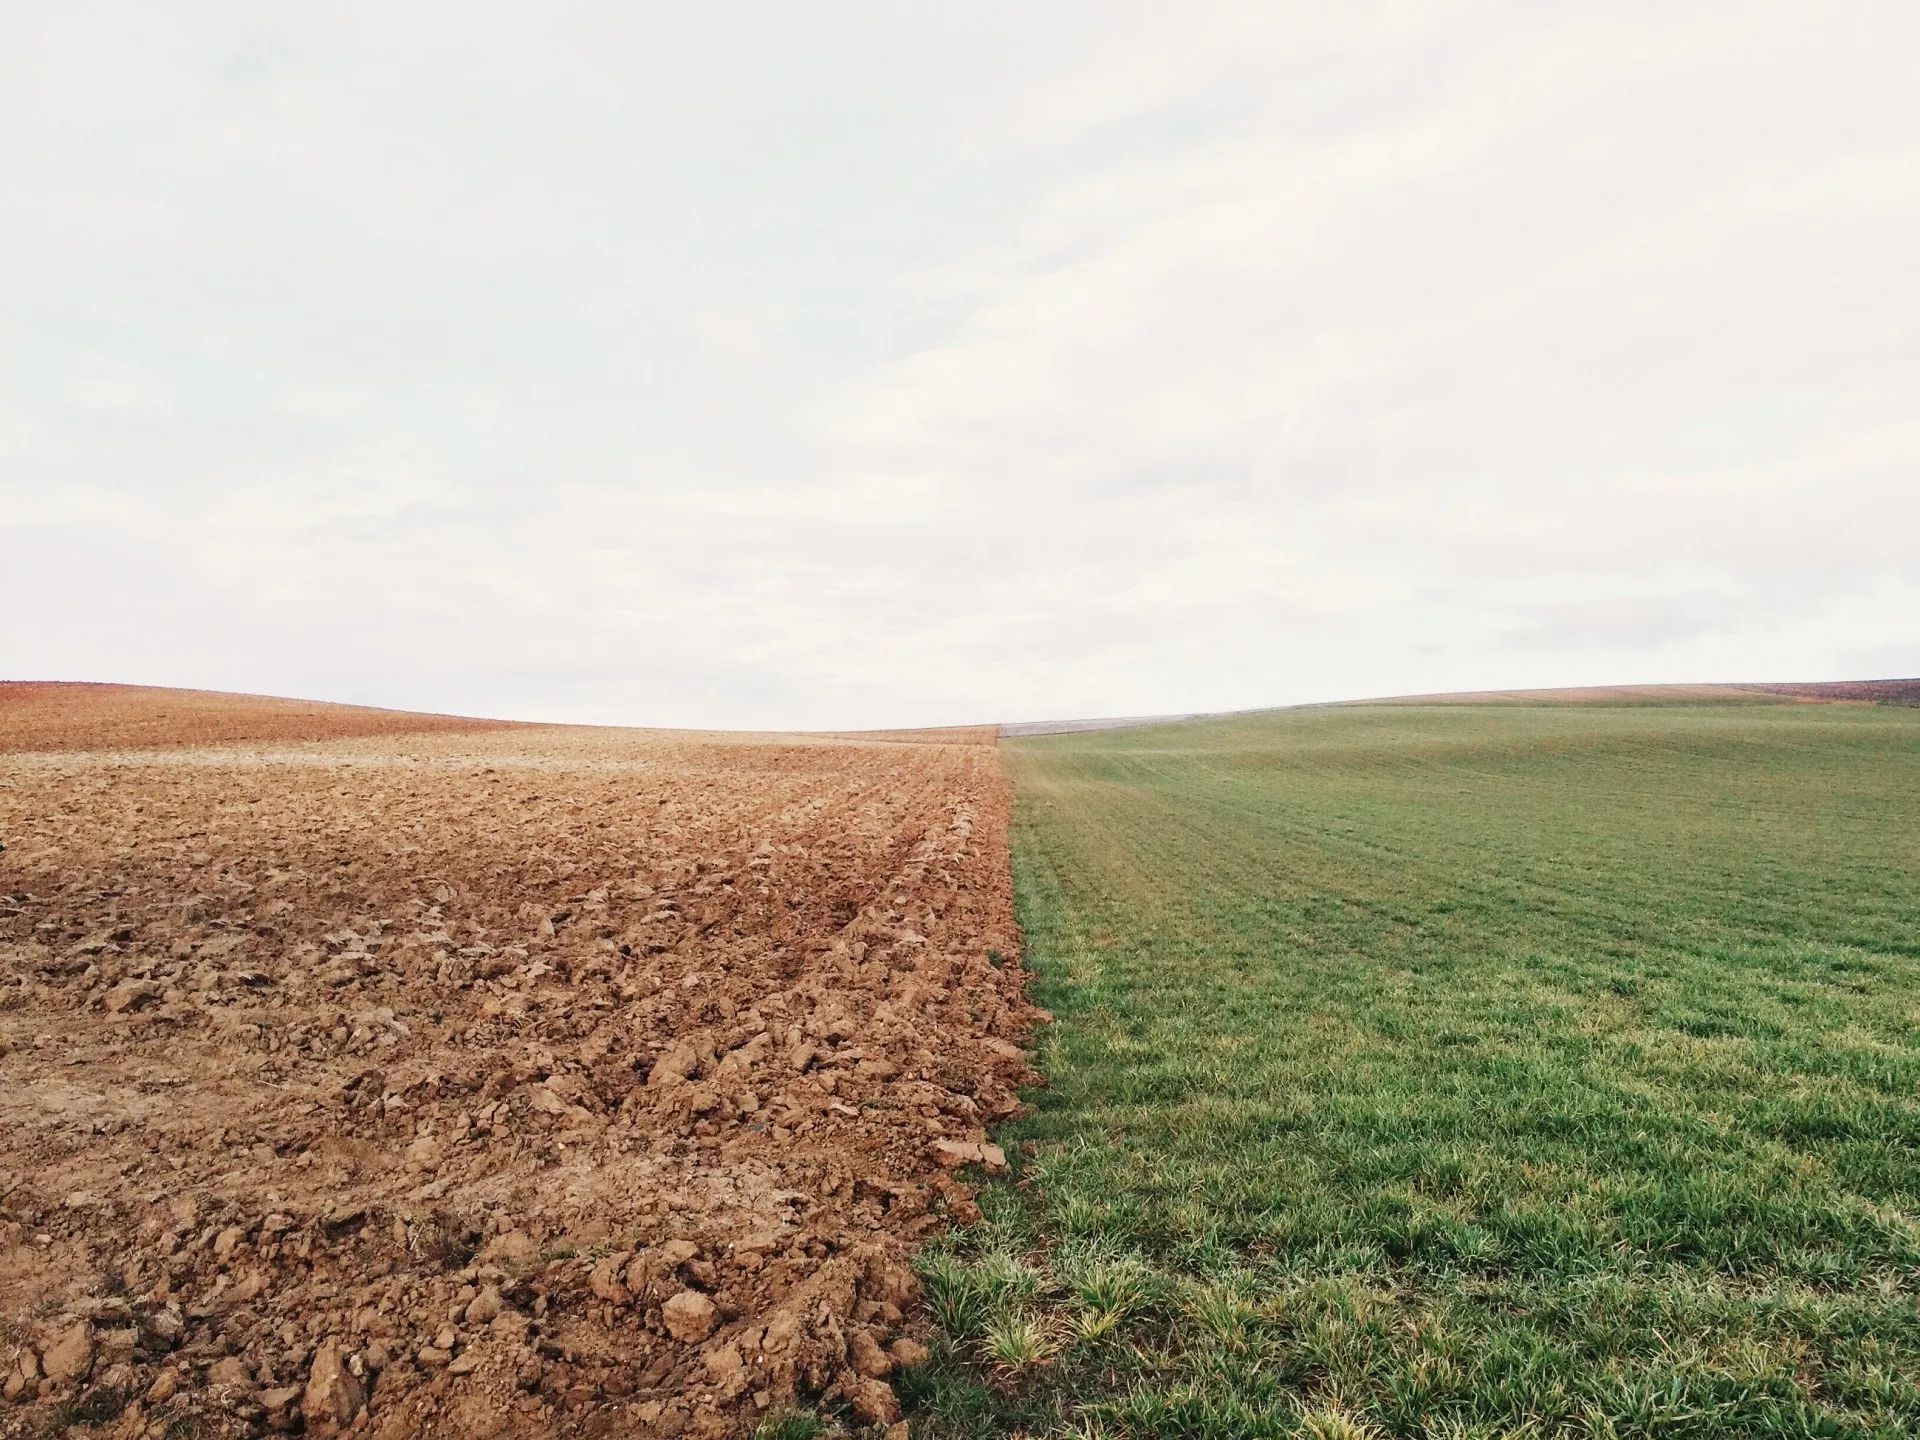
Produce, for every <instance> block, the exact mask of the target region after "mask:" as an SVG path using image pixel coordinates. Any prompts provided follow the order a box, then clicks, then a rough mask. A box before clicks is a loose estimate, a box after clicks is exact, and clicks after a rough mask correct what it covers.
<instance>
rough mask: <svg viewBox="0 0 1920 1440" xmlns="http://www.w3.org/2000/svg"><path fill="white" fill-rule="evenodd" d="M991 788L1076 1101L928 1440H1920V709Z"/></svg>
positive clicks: (1055, 762) (945, 1296) (1122, 753)
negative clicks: (1005, 798)
mask: <svg viewBox="0 0 1920 1440" xmlns="http://www.w3.org/2000/svg"><path fill="white" fill-rule="evenodd" d="M1005 754H1006V758H1007V762H1008V765H1009V767H1010V769H1011V771H1012V774H1013V777H1014V780H1015V785H1016V792H1017V797H1018V799H1017V811H1016V820H1015V841H1014V861H1015V878H1016V887H1017V894H1018V902H1019V908H1020V919H1021V923H1022V925H1023V926H1024V928H1025V932H1026V938H1027V945H1028V960H1029V963H1030V964H1031V965H1032V966H1033V967H1034V968H1035V970H1036V971H1037V972H1038V974H1039V977H1040V992H1039V998H1040V1000H1041V1003H1042V1004H1044V1005H1047V1006H1048V1007H1050V1008H1051V1009H1052V1010H1053V1011H1054V1012H1055V1014H1056V1016H1057V1023H1056V1024H1055V1025H1053V1026H1052V1027H1050V1028H1049V1029H1048V1030H1047V1031H1046V1032H1044V1038H1043V1040H1042V1042H1041V1051H1040V1063H1041V1066H1042V1068H1043V1069H1044V1071H1045V1072H1046V1074H1047V1075H1048V1077H1049V1081H1050V1088H1049V1089H1048V1090H1047V1091H1045V1092H1043V1093H1041V1094H1039V1095H1038V1096H1036V1097H1035V1100H1036V1109H1035V1110H1034V1112H1033V1113H1032V1114H1031V1115H1029V1116H1028V1117H1026V1118H1025V1119H1023V1120H1021V1121H1020V1122H1018V1123H1017V1124H1016V1125H1015V1126H1014V1127H1012V1128H1011V1130H1010V1132H1009V1133H1008V1134H1007V1135H1005V1136H1004V1137H1003V1138H1005V1139H1006V1140H1007V1142H1008V1144H1009V1146H1010V1147H1013V1146H1015V1145H1019V1144H1020V1143H1021V1142H1025V1148H1026V1151H1027V1154H1026V1158H1025V1159H1024V1160H1023V1161H1022V1163H1021V1165H1020V1169H1019V1173H1018V1175H1017V1177H1016V1179H1015V1180H1014V1181H1013V1182H1010V1183H1006V1184H1002V1185H1000V1186H998V1187H996V1188H994V1189H991V1190H989V1191H988V1193H987V1194H986V1196H985V1200H984V1204H985V1211H986V1219H985V1221H984V1222H983V1223H982V1224H980V1225H978V1226H976V1227H973V1228H972V1229H971V1230H969V1231H967V1232H966V1233H964V1234H963V1235H961V1236H959V1237H958V1238H957V1239H955V1240H954V1241H953V1242H952V1243H951V1244H949V1245H947V1246H945V1247H943V1248H942V1249H939V1250H936V1251H934V1252H932V1253H930V1254H929V1255H928V1256H927V1257H926V1258H925V1261H924V1264H925V1273H926V1276H927V1280H928V1289H929V1294H930V1297H931V1304H932V1306H933V1309H934V1312H935V1314H936V1316H937V1318H938V1319H939V1320H940V1322H941V1323H942V1325H943V1326H944V1328H945V1340H944V1343H943V1344H942V1346H941V1347H940V1349H939V1351H938V1356H939V1358H938V1360H937V1363H936V1364H935V1365H934V1366H932V1367H930V1369H929V1370H928V1371H926V1372H924V1373H923V1374H921V1375H920V1376H918V1377H917V1378H916V1379H914V1380H913V1381H912V1383H911V1384H910V1386H909V1387H908V1388H909V1389H910V1392H911V1398H912V1399H913V1400H914V1401H916V1402H917V1404H918V1406H919V1407H920V1414H921V1417H922V1419H921V1421H920V1422H919V1423H920V1424H921V1426H922V1427H924V1428H925V1429H927V1430H928V1431H930V1432H931V1433H937V1434H947V1435H961V1434H1007V1433H1032V1434H1054V1433H1063V1434H1081V1435H1098V1434H1111V1435H1133V1436H1229V1435H1310V1436H1320V1437H1335V1436H1371V1435H1392V1436H1424V1435H1432V1436H1454V1437H1462V1436H1536V1435H1537V1436H1548V1435H1556V1436H1557V1435H1579V1436H1594V1437H1602V1436H1661V1437H1670V1436H1884V1437H1895V1436H1912V1435H1916V1434H1920V1309H1917V1308H1916V1296H1917V1294H1920V1284H1917V1277H1920V711H1916V710H1911V709H1908V710H1901V709H1894V708H1877V709H1876V708H1860V707H1839V706H1816V705H1793V704H1757V705H1678V706H1639V707H1631V706H1618V707H1594V706H1587V707H1576V706H1546V705H1540V706H1518V707H1499V708H1494V707H1458V706H1454V707H1442V706H1423V707H1375V708H1365V707H1344V708H1330V709H1320V710H1302V711H1290V712H1275V713H1269V714H1264V715H1258V716H1251V717H1244V718H1234V719H1229V720H1220V721H1211V722H1200V723H1193V724H1185V725H1178V726H1161V727H1154V728H1149V729H1140V730H1131V731H1118V732H1106V733H1098V734H1082V735H1065V736H1053V737H1047V738H1042V739H1032V740H1025V741H1020V742H1014V743H1009V744H1007V745H1006V747H1005Z"/></svg>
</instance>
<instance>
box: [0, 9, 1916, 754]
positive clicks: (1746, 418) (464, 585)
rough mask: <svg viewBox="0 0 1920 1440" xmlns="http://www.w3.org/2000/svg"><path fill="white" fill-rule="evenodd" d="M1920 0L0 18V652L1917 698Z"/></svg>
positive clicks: (469, 695) (378, 688)
mask: <svg viewBox="0 0 1920 1440" xmlns="http://www.w3.org/2000/svg"><path fill="white" fill-rule="evenodd" d="M1916 53H1920V6H1915V5H1913V4H1912V3H1911V0H1892V3H1872V0H1843V3H1837V4H1836V3H1771V4H1755V3H1750V0H1738V3H1713V4H1709V3H1688V0H1663V3H1641V0H1620V3H1611V0H1609V3H1604V4H1602V3H1591V4H1574V3H1551V0H1549V3H1541V0H1513V3H1506V0H1491V3H1474V0H1462V3H1418V4H1416V3H1389V4H1369V3H1342V4H1339V5H1328V4H1324V3H1314V4H1281V3H1269V4H1260V5H1233V6H1212V5H1205V4H1193V5H1182V6H1173V5H1166V4H1161V3H1155V4H1149V5H1139V6H1130V5H1125V4H1119V3H1114V0H1100V3H1090V4H1078V3H1048V0H1041V3H1032V0H1025V3H1020V4H1007V5H999V4H976V3H969V4H965V5H954V4H950V3H943V4H921V3H891V0H890V3H872V4H844V3H843V4H833V5H807V6H781V5H766V4H750V5H749V4H729V3H702V4H700V5H684V4H679V3H675V4H662V5H645V4H633V5H621V6H609V5H604V4H592V5H584V4H566V3H560V4H552V5H543V6H531V5H527V6H499V5H489V4H475V3H470V0H463V3H460V4H458V5H455V4H436V3H410V4H406V5H392V4H388V3H380V4H365V5H362V4H354V3H345V4H334V5H326V6H277V5H276V6H263V5H258V4H251V3H249V4H234V5H223V6H200V5H196V4H192V3H176V4H168V5H165V6H156V5H151V4H124V5H100V4H92V3H87V0H74V3H63V4H61V5H56V6H35V5H29V4H27V3H24V0H0V196H4V200H0V217H3V218H0V615H4V617H5V619H4V622H0V678H14V679H50V678H57V679H91V680H118V681H129V682H139V683H151V684H169V685H186V686H198V687H206V688H217V689H232V690H243V691H252V692H262V693H270V694H288V695H298V696H303V697H312V698H321V699H335V700H347V701H356V702H361V703H369V704H382V705H393V706H400V707H405V708H414V709H428V710H437V711H452V712H459V713H473V714H486V715H496V716H505V717H515V718H529V719H547V720H576V721H590V722H606V723H625V724H641V725H682V726H702V727H707V726H711V727H730V728H838V727H860V726H891V725H918V724H941V723H965V722H977V721H988V720H1020V719H1043V718H1064V717H1070V716H1093V715H1125V714H1138V713H1161V712H1169V711H1199V710H1218V709H1233V708H1247V707H1255V706H1264V705H1279V704H1287V703H1294V702H1305V701H1324V700H1335V699H1342V698H1356V697H1362V696H1372V695H1386V694H1404V693H1418V692H1430V691H1441V690H1462V689H1479V688H1490V687H1511V686H1548V685H1562V684H1604V683H1627V682H1656V681H1714V680H1766V679H1833V678H1863V677H1884V676H1895V675H1898V676H1907V675H1916V674H1920V544H1917V543H1916V537H1920V262H1917V261H1916V257H1920V86H1916V85H1915V84H1914V83H1913V74H1912V70H1913V63H1914V62H1913V57H1914V55H1915V54H1916Z"/></svg>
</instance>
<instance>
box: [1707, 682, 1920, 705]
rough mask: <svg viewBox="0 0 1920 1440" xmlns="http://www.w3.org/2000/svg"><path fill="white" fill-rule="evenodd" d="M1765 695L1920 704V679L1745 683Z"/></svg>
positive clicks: (1838, 700) (1869, 702)
mask: <svg viewBox="0 0 1920 1440" xmlns="http://www.w3.org/2000/svg"><path fill="white" fill-rule="evenodd" d="M1740 688H1741V689H1742V690H1757V691H1759V692H1760V693H1761V694H1764V695H1782V696H1785V697H1787V698H1788V699H1791V700H1816V701H1826V702H1829V703H1831V702H1836V701H1837V702H1841V703H1845V702H1848V701H1852V702H1854V703H1856V704H1864V705H1920V680H1824V681H1822V680H1810V681H1801V682H1798V683H1786V684H1775V685H1742V686H1741V687H1740Z"/></svg>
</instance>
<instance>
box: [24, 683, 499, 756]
mask: <svg viewBox="0 0 1920 1440" xmlns="http://www.w3.org/2000/svg"><path fill="white" fill-rule="evenodd" d="M513 723H514V722H512V721H509V720H472V719H466V718H463V717H461V716H456V715H419V714H414V713H413V712H411V711H407V710H379V709H374V708H372V707H370V706H365V705H330V704H327V703H326V702H324V701H318V700H285V699H280V698H278V697H276V696H271V695H228V694H224V693H222V692H219V691H213V690H171V689H167V688H164V687H162V686H157V685H96V684H89V683H84V682H80V681H65V680H5V681H0V753H5V752H9V751H22V750H157V749H172V748H176V747H179V746H188V745H228V744H235V743H247V742H252V741H258V742H262V743H266V742H280V743H285V742H289V741H302V740H344V739H349V738H352V737H356V736H361V735H410V734H420V733H422V732H427V731H449V730H498V729H503V728H506V727H508V726H510V725H512V724H513Z"/></svg>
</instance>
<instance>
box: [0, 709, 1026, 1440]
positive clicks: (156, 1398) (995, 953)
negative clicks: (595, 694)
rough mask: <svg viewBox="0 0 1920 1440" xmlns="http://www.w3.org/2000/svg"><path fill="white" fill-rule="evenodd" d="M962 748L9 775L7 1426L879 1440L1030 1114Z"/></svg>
mask: <svg viewBox="0 0 1920 1440" xmlns="http://www.w3.org/2000/svg"><path fill="white" fill-rule="evenodd" d="M1007 812H1008V792H1007V786H1006V782H1005V779H1004V777H1003V776H1002V773H1001V771H1000V768H999V764H998V759H997V756H996V754H995V752H994V750H993V749H992V748H991V747H990V746H984V745H965V744H951V743H948V744H928V745H916V744H912V743H900V742H864V743H863V742H858V741H846V740H839V741H832V740H800V739H788V740H784V741H781V740H767V739H762V740H757V741H743V740H741V739H738V738H729V739H721V738H719V737H713V738H709V739H701V738H699V737H688V736H675V737H665V736H658V735H652V736H650V735H644V734H640V733H637V732H621V731H586V730H565V729H520V730H498V731H491V732H481V733H471V734H464V735H448V734H432V735H414V736H410V737H407V738H405V739H403V740H396V739H392V738H379V739H361V740H349V741H337V742H333V743H328V744H311V745H305V746H281V747H271V748H244V749H243V748H229V749H217V748H209V749H198V750H178V751H157V752H155V751H150V752H147V753H138V754H136V753H125V752H121V753H101V754H91V755H89V754H76V753H72V752H70V751H68V752H65V753H57V754H16V755H12V756H8V757H5V758H0V840H4V842H5V843H6V846H7V849H6V850H5V852H4V853H0V1135H3V1136H4V1137H5V1140H4V1144H0V1389H3V1390H4V1400H0V1433H17V1434H27V1433H38V1432H40V1431H41V1430H43V1429H46V1428H49V1427H53V1428H57V1427H58V1426H59V1425H62V1424H69V1423H73V1422H75V1421H85V1422H87V1423H89V1424H93V1425H96V1426H97V1427H98V1428H97V1429H95V1430H94V1431H92V1432H91V1433H96V1434H99V1435H102V1436H123V1437H131V1436H136V1435H151V1436H162V1435H174V1434H200V1435H206V1436H226V1435H255V1434H263V1433H268V1432H275V1431H303V1430H304V1432H305V1433H307V1434H326V1433H333V1432H335V1431H340V1430H348V1429H350V1430H352V1431H353V1432H354V1433H356V1434H367V1435H378V1436H390V1437H400V1436H411V1435H446V1436H484V1435H508V1436H530V1435H536V1434H537V1435H548V1434H561V1435H607V1436H615V1435H618V1436H628V1435H692V1436H707V1435H721V1434H728V1433H739V1432H742V1431H745V1430H747V1429H749V1428H751V1426H752V1425H753V1423H754V1422H755V1420H756V1419H757V1418H758V1417H759V1416H760V1415H762V1414H764V1413H767V1412H768V1411H769V1410H771V1409H775V1408H777V1407H779V1406H780V1405H782V1404H784V1403H787V1402H788V1401H790V1400H792V1399H794V1398H796V1397H799V1398H805V1399H823V1400H825V1401H826V1402H828V1403H841V1404H845V1405H846V1406H848V1407H849V1408H850V1409H851V1410H852V1412H853V1413H854V1414H855V1415H856V1416H858V1417H859V1418H860V1419H861V1420H863V1421H866V1422H870V1423H874V1424H882V1423H886V1422H889V1421H891V1420H892V1419H893V1418H894V1417H895V1414H896V1410H897V1402H896V1399H895V1396H894V1393H893V1391H892V1389H891V1387H890V1384H889V1378H890V1375H891V1374H892V1372H893V1371H894V1370H895V1369H896V1367H898V1366H899V1365H901V1364H902V1363H911V1362H912V1361H914V1360H915V1359H916V1358H917V1357H919V1356H920V1355H921V1353H922V1352H920V1351H919V1350H918V1348H917V1346H916V1342H915V1341H914V1339H913V1336H912V1334H911V1332H912V1331H913V1329H914V1328H915V1324H916V1321H915V1315H916V1301H917V1295H916V1286H915V1281H914V1277H913V1274H912V1271H911V1270H910V1269H909V1268H908V1263H907V1262H908V1257H909V1256H910V1254H911V1252H912V1250H913V1248H914V1246H915V1245H916V1244H917V1243H918V1242H919V1241H920V1240H921V1239H922V1238H923V1237H925V1236H926V1235H927V1234H928V1233H930V1232H931V1231H933V1230H935V1229H937V1228H939V1227H941V1226H943V1225H945V1224H947V1223H949V1220H950V1218H951V1217H955V1216H960V1217H964V1216H966V1215H968V1214H969V1213H970V1209H971V1200H970V1198H969V1191H968V1189H967V1187H966V1186H965V1184H964V1183H963V1182H962V1180H961V1179H960V1178H959V1175H958V1174H957V1173H956V1172H957V1170H958V1169H959V1168H960V1167H963V1166H965V1165H967V1164H969V1163H984V1164H987V1165H996V1164H1001V1163H1004V1160H1003V1158H1002V1157H1001V1156H1000V1155H999V1152H998V1151H997V1150H995V1149H994V1148H993V1147H992V1146H991V1145H988V1144H986V1143H985V1140H986V1129H985V1127H986V1125H987V1124H988V1122H990V1121H992V1120H994V1119H996V1118H998V1117H1001V1116H1005V1115H1008V1114H1010V1113H1012V1112H1013V1111H1014V1110H1016V1109H1017V1107H1018V1102H1017V1099H1016V1093H1015V1092H1016V1088H1017V1087H1018V1086H1020V1085H1021V1084H1023V1083H1026V1082H1027V1081H1029V1080H1030V1079H1031V1078H1032V1077H1031V1075H1030V1073H1029V1071H1028V1069H1027V1067H1026V1064H1025V1062H1024V1060H1023V1052H1022V1050H1021V1049H1020V1045H1021V1042H1022V1040H1023V1039H1024V1038H1025V1037H1026V1035H1027V1033H1028V1031H1029V1029H1030V1028H1031V1025H1032V1023H1033V1021H1034V1019H1035V1018H1036V1014H1037V1012H1035V1011H1034V1010H1033V1009H1032V1008H1031V1007H1030V1006H1029V1005H1028V1003H1027V1001H1026V999H1025V993H1024V977H1023V974H1022V972H1021V970H1020V968H1019V966H1018V963H1017V959H1016V957H1015V931H1014V926H1013V919H1012V907H1011V895H1010V888H1011V887H1010V879H1009V875H1008V868H1007V864H1008V862H1007V849H1006V825H1007Z"/></svg>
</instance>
